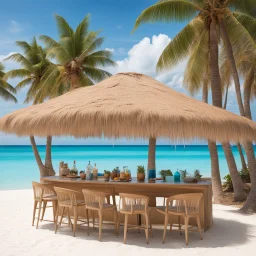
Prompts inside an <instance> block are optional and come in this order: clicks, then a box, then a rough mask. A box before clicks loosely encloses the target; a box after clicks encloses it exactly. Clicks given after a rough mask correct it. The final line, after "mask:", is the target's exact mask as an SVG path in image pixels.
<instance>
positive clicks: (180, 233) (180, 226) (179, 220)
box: [178, 216, 181, 235]
mask: <svg viewBox="0 0 256 256" xmlns="http://www.w3.org/2000/svg"><path fill="white" fill-rule="evenodd" d="M178 221H179V230H181V224H180V216H179V217H178ZM180 235H181V231H180Z"/></svg>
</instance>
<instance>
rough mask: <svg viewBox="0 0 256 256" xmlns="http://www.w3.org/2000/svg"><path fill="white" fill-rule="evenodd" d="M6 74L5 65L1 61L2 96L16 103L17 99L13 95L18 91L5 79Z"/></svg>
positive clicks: (0, 84)
mask: <svg viewBox="0 0 256 256" xmlns="http://www.w3.org/2000/svg"><path fill="white" fill-rule="evenodd" d="M4 76H5V72H4V65H3V64H2V63H0V97H1V98H3V99H4V100H9V101H13V102H15V103H16V102H17V99H16V98H15V96H14V95H13V94H15V93H16V89H15V88H14V87H13V86H11V85H10V84H9V83H7V82H6V81H5V80H4Z"/></svg>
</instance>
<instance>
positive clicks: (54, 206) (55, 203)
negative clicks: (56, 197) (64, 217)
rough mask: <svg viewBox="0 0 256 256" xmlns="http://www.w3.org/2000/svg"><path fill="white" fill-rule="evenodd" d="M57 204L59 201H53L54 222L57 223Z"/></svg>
mask: <svg viewBox="0 0 256 256" xmlns="http://www.w3.org/2000/svg"><path fill="white" fill-rule="evenodd" d="M56 206H57V202H56V201H52V211H53V222H54V223H55V216H56Z"/></svg>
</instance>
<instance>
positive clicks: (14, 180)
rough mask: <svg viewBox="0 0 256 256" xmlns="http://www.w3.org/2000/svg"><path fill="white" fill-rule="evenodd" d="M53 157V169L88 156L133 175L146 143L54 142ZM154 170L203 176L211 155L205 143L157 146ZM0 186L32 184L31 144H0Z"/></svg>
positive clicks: (34, 172)
mask: <svg viewBox="0 0 256 256" xmlns="http://www.w3.org/2000/svg"><path fill="white" fill-rule="evenodd" d="M38 148H39V152H40V154H41V156H42V157H43V158H44V153H45V146H39V147H38ZM255 149H256V147H255ZM218 151H219V159H220V170H221V176H222V178H223V177H224V176H225V175H226V174H227V173H228V168H227V164H226V160H225V157H224V153H223V150H222V148H221V146H218ZM233 152H234V156H235V158H236V160H237V165H238V168H241V163H240V161H239V154H238V151H237V148H236V147H233ZM52 158H53V165H54V168H55V170H58V165H59V161H61V160H63V161H65V162H68V163H69V166H71V165H72V162H73V160H76V161H77V167H78V169H79V170H84V169H85V166H86V165H87V164H88V161H89V160H90V161H91V163H92V164H94V163H96V164H97V166H98V168H99V172H103V170H104V169H108V170H112V169H113V168H114V167H116V166H119V167H121V168H122V167H123V166H124V165H125V166H126V165H128V167H129V169H130V170H131V172H132V175H133V176H135V175H136V167H137V165H144V166H145V167H146V166H147V146H114V147H113V146H53V147H52ZM156 166H157V170H158V171H159V170H161V169H171V170H172V171H176V170H177V169H187V170H188V172H190V173H193V171H194V170H195V169H199V170H200V171H201V173H202V174H203V176H205V177H209V176H210V170H211V169H210V157H209V151H208V147H207V146H185V147H184V146H176V147H175V146H157V151H156ZM0 170H1V171H0V172H1V178H0V189H27V188H31V181H32V180H35V181H38V180H39V171H38V168H37V164H36V161H35V159H34V155H33V152H32V149H31V147H30V146H0Z"/></svg>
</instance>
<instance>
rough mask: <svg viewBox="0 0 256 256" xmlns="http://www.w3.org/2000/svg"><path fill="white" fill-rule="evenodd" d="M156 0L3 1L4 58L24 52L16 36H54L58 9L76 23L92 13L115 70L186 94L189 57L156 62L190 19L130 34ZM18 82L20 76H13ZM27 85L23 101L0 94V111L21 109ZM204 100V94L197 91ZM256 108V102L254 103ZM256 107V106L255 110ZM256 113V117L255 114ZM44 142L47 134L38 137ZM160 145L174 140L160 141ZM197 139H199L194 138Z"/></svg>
mask: <svg viewBox="0 0 256 256" xmlns="http://www.w3.org/2000/svg"><path fill="white" fill-rule="evenodd" d="M155 2H156V0H130V1H127V0H126V1H125V0H118V1H117V0H98V1H93V0H76V1H70V0H69V1H67V0H62V1H56V0H51V1H49V0H44V1H35V0H34V1H32V0H24V1H20V0H9V1H2V2H1V9H0V31H1V32H0V61H1V60H2V59H3V58H4V57H6V56H8V54H10V53H11V52H19V49H18V48H17V47H16V45H15V41H16V40H25V41H30V40H31V39H32V37H33V36H36V37H38V36H39V35H42V34H44V35H48V36H51V37H53V38H55V39H58V37H57V28H56V24H55V19H54V14H59V15H61V16H63V17H64V18H65V19H66V20H67V21H68V22H69V23H70V25H71V26H72V27H75V26H77V24H78V23H79V22H80V21H81V20H82V19H83V18H84V17H85V15H87V14H88V13H90V15H91V23H90V24H91V26H90V28H91V29H92V30H99V29H102V30H103V31H102V36H104V37H105V42H104V45H103V48H108V49H111V51H113V55H114V59H115V60H116V61H117V63H118V67H117V68H115V69H112V68H109V71H110V72H112V73H113V74H114V73H117V72H120V71H136V72H140V73H144V74H147V75H150V76H152V77H154V78H156V79H158V80H159V81H161V82H163V83H165V84H167V85H168V86H170V87H172V88H174V89H176V90H178V91H181V92H184V93H186V91H185V90H184V88H182V79H183V71H184V68H185V65H186V62H185V61H183V62H182V63H180V64H179V65H178V66H177V67H175V68H174V69H172V70H170V71H168V72H164V73H161V74H158V73H156V72H155V64H156V61H157V59H158V57H159V55H160V53H161V52H162V50H163V49H164V47H165V46H166V45H167V44H168V42H169V41H170V40H171V38H173V37H174V36H175V35H176V34H177V33H178V31H180V30H181V29H182V28H183V27H184V25H185V23H172V24H170V23H168V24H167V23H160V22H159V23H156V24H146V25H142V26H141V27H139V28H138V30H137V31H135V33H133V34H132V33H131V31H132V29H133V26H134V22H135V20H136V18H137V17H138V15H139V14H140V13H141V11H142V10H144V9H145V8H147V7H148V6H150V5H151V4H154V3H155ZM4 64H5V67H6V70H9V69H11V68H14V67H18V66H17V65H16V64H15V63H13V62H10V61H8V62H4ZM11 83H12V84H13V85H15V83H17V80H13V81H11ZM25 93H26V90H23V91H21V92H20V93H19V94H18V100H19V103H18V104H13V103H6V102H5V103H4V102H3V101H2V100H1V99H0V116H3V115H5V114H7V113H9V112H11V111H14V110H16V109H18V108H22V107H26V106H27V105H26V104H23V100H24V95H25ZM198 98H199V99H200V95H198ZM228 109H229V110H231V111H233V112H237V106H236V100H235V94H234V90H233V89H231V92H230V98H229V104H228ZM253 109H255V110H256V105H255V104H253ZM254 112H256V111H254ZM255 114H256V113H254V120H255V119H256V116H255ZM38 142H39V143H40V144H44V140H43V139H39V140H38ZM54 143H55V144H126V143H127V144H130V143H132V144H133V143H138V144H144V143H146V142H144V141H141V140H139V141H127V140H119V141H107V140H100V139H89V140H75V139H73V138H54ZM160 143H161V144H169V143H170V142H169V141H166V140H160ZM194 143H197V142H194ZM0 144H2V145H3V144H4V145H5V144H28V139H27V138H17V137H16V136H14V135H8V136H7V135H3V134H1V135H0Z"/></svg>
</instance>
